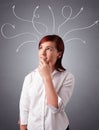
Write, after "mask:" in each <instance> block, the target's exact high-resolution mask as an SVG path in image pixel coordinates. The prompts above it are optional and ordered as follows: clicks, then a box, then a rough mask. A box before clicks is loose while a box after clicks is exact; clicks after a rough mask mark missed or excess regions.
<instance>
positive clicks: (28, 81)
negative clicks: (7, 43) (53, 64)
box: [19, 69, 74, 130]
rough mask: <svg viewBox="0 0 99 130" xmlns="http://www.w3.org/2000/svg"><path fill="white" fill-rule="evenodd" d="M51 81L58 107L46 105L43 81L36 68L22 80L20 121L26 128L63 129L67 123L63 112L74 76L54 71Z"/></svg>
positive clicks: (71, 89)
mask: <svg viewBox="0 0 99 130" xmlns="http://www.w3.org/2000/svg"><path fill="white" fill-rule="evenodd" d="M51 77H52V82H53V84H54V87H55V90H56V92H57V94H58V108H55V107H54V106H51V105H48V104H47V101H46V94H45V89H44V83H43V80H42V77H41V76H40V74H39V72H38V69H35V70H34V71H33V72H31V73H29V74H28V75H27V76H26V77H25V80H24V83H23V88H22V92H21V97H20V104H19V109H20V123H21V125H27V129H28V130H65V129H66V128H67V126H68V125H69V120H68V117H67V115H66V113H65V106H66V104H67V103H68V101H69V99H70V97H71V95H72V92H73V88H74V76H73V75H72V74H71V73H70V72H68V71H67V70H66V71H63V72H58V71H56V70H55V71H54V72H53V73H52V74H51Z"/></svg>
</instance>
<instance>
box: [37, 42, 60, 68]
mask: <svg viewBox="0 0 99 130" xmlns="http://www.w3.org/2000/svg"><path fill="white" fill-rule="evenodd" d="M38 54H39V60H40V59H43V60H44V61H45V62H46V63H47V64H49V63H51V64H52V66H53V67H54V66H55V63H56V61H57V59H58V58H59V56H60V54H59V52H58V51H57V49H56V47H55V43H54V42H52V41H47V42H44V43H42V44H41V45H40V46H39V51H38Z"/></svg>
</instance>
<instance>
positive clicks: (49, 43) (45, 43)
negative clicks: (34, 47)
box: [40, 41, 55, 47]
mask: <svg viewBox="0 0 99 130" xmlns="http://www.w3.org/2000/svg"><path fill="white" fill-rule="evenodd" d="M40 46H44V47H46V46H51V47H55V42H52V41H47V42H42V43H41V44H40Z"/></svg>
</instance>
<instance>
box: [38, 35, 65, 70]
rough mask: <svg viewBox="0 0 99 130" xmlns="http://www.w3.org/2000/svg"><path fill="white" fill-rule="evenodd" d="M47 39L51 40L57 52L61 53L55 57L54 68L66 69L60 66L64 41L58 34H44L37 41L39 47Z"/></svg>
mask: <svg viewBox="0 0 99 130" xmlns="http://www.w3.org/2000/svg"><path fill="white" fill-rule="evenodd" d="M47 41H51V42H54V43H55V46H56V49H57V51H58V52H60V53H61V57H60V58H58V59H57V61H56V64H55V69H56V70H57V71H60V72H61V71H64V70H66V69H65V68H64V67H63V66H62V57H63V53H64V49H65V47H64V42H63V40H62V38H61V37H59V36H58V35H47V36H44V37H43V38H42V39H41V40H40V42H39V47H40V45H41V44H42V43H44V42H47Z"/></svg>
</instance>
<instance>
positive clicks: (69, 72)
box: [61, 69, 74, 79]
mask: <svg viewBox="0 0 99 130" xmlns="http://www.w3.org/2000/svg"><path fill="white" fill-rule="evenodd" d="M61 76H63V77H64V78H66V79H68V78H72V79H74V74H73V73H72V72H71V71H69V70H67V69H66V70H65V71H62V72H61Z"/></svg>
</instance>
